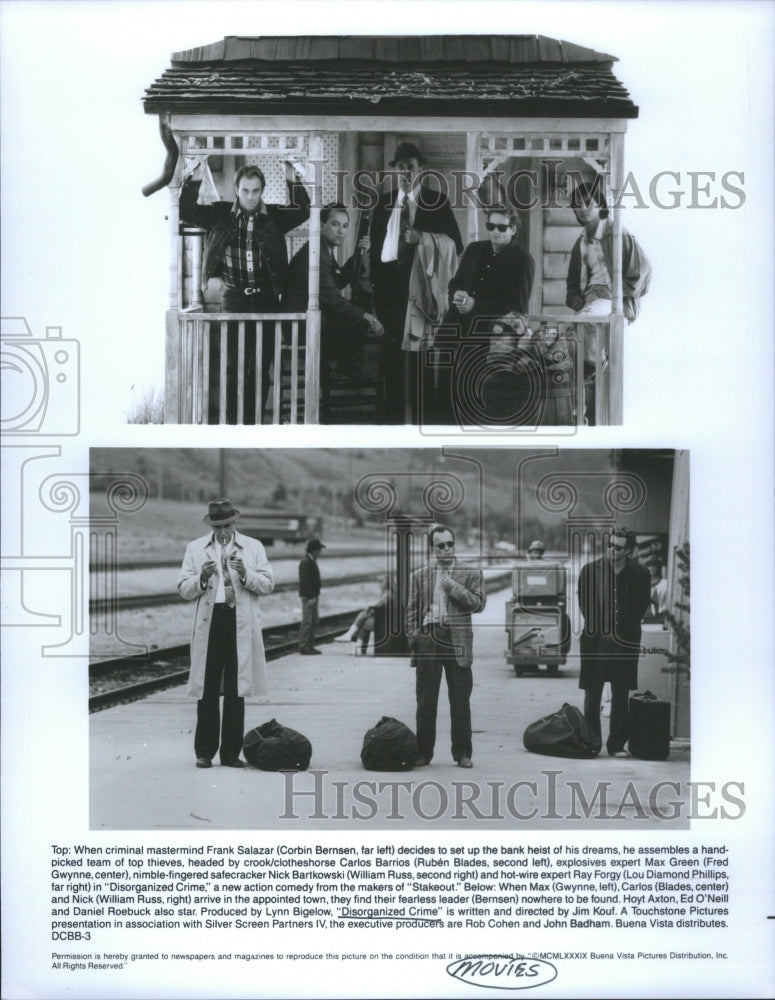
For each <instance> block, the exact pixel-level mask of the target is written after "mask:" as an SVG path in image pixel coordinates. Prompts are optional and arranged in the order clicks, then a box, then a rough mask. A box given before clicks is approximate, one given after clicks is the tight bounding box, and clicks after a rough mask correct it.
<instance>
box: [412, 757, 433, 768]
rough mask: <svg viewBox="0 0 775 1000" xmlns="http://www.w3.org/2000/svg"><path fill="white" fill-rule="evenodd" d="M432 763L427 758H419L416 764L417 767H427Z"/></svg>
mask: <svg viewBox="0 0 775 1000" xmlns="http://www.w3.org/2000/svg"><path fill="white" fill-rule="evenodd" d="M428 764H430V761H429V760H428V759H427V758H426V757H418V758H417V760H416V761H415V762H414V766H415V767H427V766H428Z"/></svg>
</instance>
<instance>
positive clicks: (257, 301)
mask: <svg viewBox="0 0 775 1000" xmlns="http://www.w3.org/2000/svg"><path fill="white" fill-rule="evenodd" d="M279 308H280V307H279V304H278V302H277V299H276V298H275V296H274V295H273V294H272V293H271V292H258V293H256V294H255V295H245V294H244V292H241V291H240V290H239V289H236V288H224V290H223V295H222V297H221V309H222V310H223V311H224V312H229V313H261V312H277V310H278V309H279ZM227 330H228V332H227V346H226V423H228V424H236V423H238V422H241V423H245V424H254V423H255V422H256V324H255V323H254V322H252V321H246V322H245V362H244V364H245V369H244V372H241V371H239V367H238V366H239V359H238V346H239V345H238V341H237V336H238V326H237V323H229V324H228V326H227ZM220 356H221V332H220V330H219V329H218V328H217V326H216V327H215V328H214V329H212V332H211V334H210V412H209V416H208V420H209V423H211V424H217V423H218V419H219V405H220V401H219V399H218V391H217V387H218V383H219V378H220ZM273 360H274V321H272V322H270V323H264V324H263V340H262V343H261V413H262V414H263V412H264V410H265V409H266V403H267V400H268V398H269V370H270V368H271V366H272V361H273ZM240 378H244V405H243V410H242V413H241V414H239V413H238V408H237V384H238V382H239V379H240Z"/></svg>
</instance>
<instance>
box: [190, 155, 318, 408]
mask: <svg viewBox="0 0 775 1000" xmlns="http://www.w3.org/2000/svg"><path fill="white" fill-rule="evenodd" d="M206 176H208V177H209V171H207V170H206V161H205V159H203V158H189V159H187V160H186V161H185V163H184V168H183V186H182V188H181V192H180V204H179V212H180V218H181V221H182V222H185V223H187V224H189V225H195V226H199V227H200V228H202V229H204V230H205V238H204V254H203V261H202V281H203V284H205V285H206V284H207V282H208V281H209V280H210V278H213V277H220V278H221V279H222V281H223V290H222V293H221V309H222V310H223V312H229V313H273V312H278V311H279V309H280V297H281V295H282V293H283V291H284V290H285V285H286V282H287V279H288V251H287V247H286V243H285V234H286V233H288V232H290V231H291V230H292V229H295V228H296V227H297V226H300V225H301V224H302V223H303V222H305V221H306V220H307V219H308V218H309V208H310V201H309V195H308V194H307V192H306V190H305V188H304V185H303V183H302V179H301V176H300V175H299V174H298V172H297V171H296V170H295V168H294V166H293V164H291V163H290V162H288V161H286V163H285V179H286V183H287V185H288V194H289V204H287V205H267V204H265V203H264V200H263V195H264V189H265V187H266V179H265V177H264V173H263V171H262V170H261V169H260V168H259V167H257V166H254V165H245V166H243V167H240V169H239V170H238V171H237V173H236V176H235V178H234V194H235V198H234V201H233V202H229V201H215V202H213V203H212V204H208V205H205V204H198V201H199V200H200V189H201V187H202V181H203V180H204V179H205V177H206ZM210 187H212V185H210ZM231 326H232V325H230V335H229V339H228V353H227V422H228V423H235V422H236V421H237V420H238V418H239V417H242V416H243V414H237V382H238V379H239V378H240V377H241V376H242V374H243V373H242V372H238V371H237V338H236V332H235V330H233V329H232V328H231ZM218 340H219V337H218V336H217V335H211V338H210V371H211V373H213V372H214V371H215V370H216V369H217V368H218V365H219V357H220V351H219V344H218ZM255 356H256V327H255V324H254V323H249V324H246V326H245V372H244V377H245V395H244V402H245V412H244V421H245V423H253V422H254V415H255V379H256V372H255ZM273 359H274V332H273V330H272V331H270V329H269V328H268V327H267V326H266V325H265V326H264V328H263V336H262V343H261V406H262V410H263V407H264V406H265V405H266V400H267V397H268V394H269V368H270V366H271V364H272V361H273ZM211 381H212V380H211ZM215 384H216V385H217V382H216V383H215ZM213 403H215V404H217V400H212V399H211V414H212V412H213V411H212V404H213ZM216 410H217V405H216Z"/></svg>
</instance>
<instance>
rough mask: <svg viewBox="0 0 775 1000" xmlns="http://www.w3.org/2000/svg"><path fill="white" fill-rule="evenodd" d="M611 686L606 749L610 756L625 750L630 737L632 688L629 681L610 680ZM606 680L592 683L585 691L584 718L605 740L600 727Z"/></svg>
mask: <svg viewBox="0 0 775 1000" xmlns="http://www.w3.org/2000/svg"><path fill="white" fill-rule="evenodd" d="M608 683H609V684H610V685H611V717H610V719H609V720H608V721H609V726H608V740H607V741H606V749H607V750H608V753H609V754H614V753H616V752H617V751H619V750H624V745H625V743H626V742H627V739H628V737H629V714H630V688H629V685H628V684H627V681H626V680H625V681H621V680H609V682H608ZM604 685H605V681H604V680H596V681H593V682H590V685H589V686H587V688H586V689H585V690H584V718H585V719H586V720H587V722H588V723H589V725H590V726H591V728H592V729H593V730H594V732H596V733H597V735H598V736H599V737H600V739H601V741H602V738H603V735H602V731H601V727H600V705H601V701H602V698H603V687H604Z"/></svg>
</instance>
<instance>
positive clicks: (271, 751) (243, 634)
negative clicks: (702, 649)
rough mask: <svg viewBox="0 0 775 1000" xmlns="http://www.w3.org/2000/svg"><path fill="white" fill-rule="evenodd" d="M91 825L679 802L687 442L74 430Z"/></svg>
mask: <svg viewBox="0 0 775 1000" xmlns="http://www.w3.org/2000/svg"><path fill="white" fill-rule="evenodd" d="M90 481H91V491H92V492H91V496H90V533H91V554H90V560H91V561H90V567H89V569H90V600H89V613H90V635H91V639H90V664H89V724H90V776H89V780H90V784H89V796H90V826H91V828H92V829H93V830H153V829H168V830H169V829H181V830H196V829H199V830H218V829H224V830H228V829H252V830H288V831H297V832H304V831H306V830H312V829H317V830H331V831H337V830H343V829H345V828H352V827H353V825H354V826H355V827H360V828H362V829H368V828H372V829H375V830H379V829H385V830H391V831H393V830H399V829H407V830H416V829H424V828H433V829H438V830H445V829H468V830H474V829H481V830H488V829H490V830H492V829H495V830H502V831H507V830H514V831H518V830H521V829H552V828H558V827H562V828H578V829H623V828H624V829H635V830H638V829H644V828H651V829H659V828H665V829H671V828H672V829H687V828H688V827H689V825H690V811H691V802H690V799H691V796H690V792H689V786H688V784H687V782H688V781H689V777H690V667H691V664H690V599H689V594H690V588H689V578H690V539H689V454H688V452H686V451H676V450H671V449H643V450H632V449H630V450H628V449H622V450H611V449H578V448H568V449H557V448H544V449H540V448H506V447H498V448H466V449H457V448H455V449H452V448H441V449H439V448H435V449H434V448H416V449H358V448H351V449H311V448H282V449H281V448H266V449H222V450H217V449H170V448H158V449H156V448H149V449H137V448H131V449H129V448H97V449H92V451H91V453H90Z"/></svg>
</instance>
